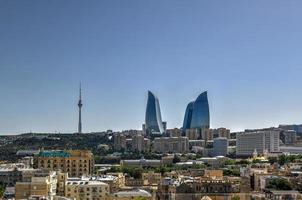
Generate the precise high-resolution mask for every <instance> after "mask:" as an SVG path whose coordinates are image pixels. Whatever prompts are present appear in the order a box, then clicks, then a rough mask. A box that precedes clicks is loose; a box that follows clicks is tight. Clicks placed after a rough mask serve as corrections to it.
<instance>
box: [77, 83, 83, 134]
mask: <svg viewBox="0 0 302 200" xmlns="http://www.w3.org/2000/svg"><path fill="white" fill-rule="evenodd" d="M79 92H80V94H79V102H78V107H79V124H78V133H82V106H83V104H82V88H81V84H80V91H79Z"/></svg>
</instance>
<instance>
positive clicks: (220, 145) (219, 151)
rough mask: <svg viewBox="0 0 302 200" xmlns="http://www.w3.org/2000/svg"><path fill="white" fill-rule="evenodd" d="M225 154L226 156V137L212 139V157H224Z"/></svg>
mask: <svg viewBox="0 0 302 200" xmlns="http://www.w3.org/2000/svg"><path fill="white" fill-rule="evenodd" d="M227 154H228V139H227V138H226V137H218V138H214V140H213V154H212V156H226V155H227Z"/></svg>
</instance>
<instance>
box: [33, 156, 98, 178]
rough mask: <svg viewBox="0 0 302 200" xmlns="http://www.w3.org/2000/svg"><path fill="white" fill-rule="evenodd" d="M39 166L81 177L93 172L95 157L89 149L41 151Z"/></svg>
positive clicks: (38, 157)
mask: <svg viewBox="0 0 302 200" xmlns="http://www.w3.org/2000/svg"><path fill="white" fill-rule="evenodd" d="M37 167H38V168H41V169H49V170H54V171H56V170H61V171H62V172H64V173H68V175H69V176H71V177H81V176H82V175H90V174H92V173H93V168H94V158H93V154H92V153H91V151H89V150H66V151H41V152H40V153H39V154H38V156H37Z"/></svg>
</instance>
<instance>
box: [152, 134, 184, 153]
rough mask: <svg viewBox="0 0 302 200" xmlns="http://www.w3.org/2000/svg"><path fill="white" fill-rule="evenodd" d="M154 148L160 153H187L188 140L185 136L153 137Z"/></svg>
mask: <svg viewBox="0 0 302 200" xmlns="http://www.w3.org/2000/svg"><path fill="white" fill-rule="evenodd" d="M154 150H155V151H156V152H160V153H187V152H188V151H189V140H188V138H187V137H161V138H155V139H154Z"/></svg>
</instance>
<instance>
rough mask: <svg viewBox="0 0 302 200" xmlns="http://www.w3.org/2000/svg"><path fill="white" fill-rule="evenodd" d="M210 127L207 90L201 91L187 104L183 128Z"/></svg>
mask: <svg viewBox="0 0 302 200" xmlns="http://www.w3.org/2000/svg"><path fill="white" fill-rule="evenodd" d="M209 127H210V111H209V103H208V96H207V92H206V91H205V92H203V93H201V94H200V95H199V96H198V97H197V99H196V100H195V101H192V102H190V103H189V104H188V106H187V109H186V113H185V117H184V122H183V129H184V130H186V129H202V128H209Z"/></svg>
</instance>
